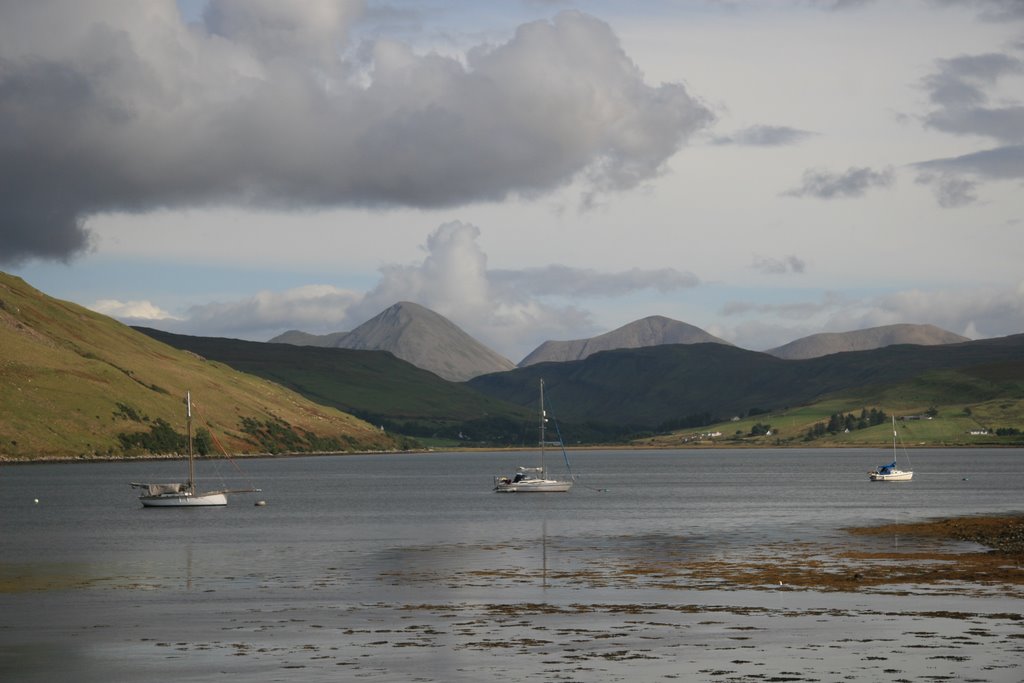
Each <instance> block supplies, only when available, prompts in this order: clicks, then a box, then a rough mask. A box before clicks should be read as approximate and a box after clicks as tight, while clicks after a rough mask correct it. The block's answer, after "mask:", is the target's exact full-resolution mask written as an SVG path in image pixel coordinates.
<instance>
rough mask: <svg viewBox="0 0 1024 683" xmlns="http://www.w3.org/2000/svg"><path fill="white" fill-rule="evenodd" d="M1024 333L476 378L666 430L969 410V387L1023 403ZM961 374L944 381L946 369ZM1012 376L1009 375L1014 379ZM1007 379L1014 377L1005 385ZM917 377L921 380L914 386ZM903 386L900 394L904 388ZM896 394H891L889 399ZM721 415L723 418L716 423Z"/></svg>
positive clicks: (492, 390)
mask: <svg viewBox="0 0 1024 683" xmlns="http://www.w3.org/2000/svg"><path fill="white" fill-rule="evenodd" d="M1022 358H1024V335H1015V336H1012V337H1003V338H999V339H988V340H980V341H974V342H967V343H964V344H951V345H946V346H911V345H900V346H890V347H886V348H882V349H875V350H872V351H859V352H851V353H837V354H833V355H831V356H824V357H821V358H813V359H808V360H781V359H778V358H775V357H773V356H769V355H767V354H763V353H757V352H754V351H746V350H744V349H739V348H735V347H730V346H723V345H720V344H691V345H666V346H654V347H647V348H642V349H624V350H618V351H606V352H603V353H598V354H594V355H593V356H590V357H589V358H587V359H585V360H582V361H572V362H565V363H543V364H539V365H534V366H529V367H526V368H520V369H517V370H514V371H512V372H503V373H497V374H492V375H484V376H481V377H476V378H474V379H472V380H470V381H469V382H468V384H469V385H470V386H472V387H474V388H475V389H477V390H479V391H480V392H481V393H485V394H487V395H489V396H494V397H496V398H501V399H504V400H506V401H510V402H513V403H525V402H526V401H527V400H529V397H530V396H531V393H532V392H533V391H534V387H536V383H537V379H538V378H540V377H543V378H544V381H545V384H546V385H547V387H548V390H549V392H550V393H551V394H552V395H553V396H557V397H558V399H557V400H558V414H559V416H560V418H561V419H563V420H565V421H569V422H584V421H588V420H589V421H595V422H611V423H619V424H626V425H631V426H633V427H634V428H636V429H658V428H663V427H665V426H667V425H668V426H670V425H672V424H673V422H679V421H685V420H686V419H688V418H689V417H694V416H708V417H710V418H711V419H710V420H705V421H704V424H707V423H708V422H711V421H724V420H727V419H730V418H731V417H733V416H743V415H747V414H750V413H759V412H765V411H774V412H781V411H783V410H785V409H788V408H791V407H796V406H801V405H807V404H813V403H817V402H820V401H824V400H826V399H829V398H834V397H837V396H848V397H851V400H852V401H853V405H855V406H856V407H857V408H858V409H859V408H860V405H862V404H863V403H864V402H869V403H870V402H871V401H878V400H881V397H883V396H886V393H885V392H899V391H903V392H907V395H906V396H904V397H902V398H901V399H900V400H901V401H902V402H903V403H904V404H914V403H915V402H917V403H920V402H922V401H924V400H925V399H924V396H928V397H929V398H928V401H929V402H930V401H932V400H938V398H940V396H938V395H937V393H936V392H945V393H946V395H945V396H942V397H941V398H942V399H943V400H942V401H941V402H942V403H948V402H959V403H963V402H965V401H963V400H962V399H961V398H959V396H960V395H961V394H962V392H963V391H964V388H963V386H961V385H965V386H969V387H970V390H971V391H972V392H974V393H972V394H971V396H972V397H973V398H976V399H978V400H982V399H986V400H987V399H992V398H1003V397H1008V398H1013V397H1021V396H1022V394H1021V391H1020V389H1021V387H1020V382H1019V379H1014V376H1013V373H1015V372H1019V366H1020V362H1021V359H1022ZM942 371H945V372H951V371H960V374H959V375H957V379H956V382H958V383H959V384H956V383H953V379H952V376H951V375H949V376H946V377H945V379H942V376H941V375H938V374H935V373H939V372H942ZM1007 373H1009V374H1007ZM1002 377H1006V378H1008V379H1005V380H1003V379H1000V378H1002ZM912 380H913V381H912ZM900 387H902V388H900ZM893 398H894V397H892V396H890V397H889V399H887V400H891V399H893ZM716 418H717V419H716Z"/></svg>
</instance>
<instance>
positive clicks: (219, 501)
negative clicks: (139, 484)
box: [139, 493, 228, 508]
mask: <svg viewBox="0 0 1024 683" xmlns="http://www.w3.org/2000/svg"><path fill="white" fill-rule="evenodd" d="M139 501H140V502H141V503H142V506H143V507H147V508H184V507H212V506H216V505H227V504H228V497H227V496H226V495H224V494H223V493H197V494H191V493H171V494H167V493H164V494H160V495H158V496H139Z"/></svg>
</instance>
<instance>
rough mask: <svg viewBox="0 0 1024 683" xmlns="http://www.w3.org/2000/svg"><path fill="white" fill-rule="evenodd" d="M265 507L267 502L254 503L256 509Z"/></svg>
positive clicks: (258, 501)
mask: <svg viewBox="0 0 1024 683" xmlns="http://www.w3.org/2000/svg"><path fill="white" fill-rule="evenodd" d="M266 505H267V501H265V500H257V501H256V507H258V508H261V507H266Z"/></svg>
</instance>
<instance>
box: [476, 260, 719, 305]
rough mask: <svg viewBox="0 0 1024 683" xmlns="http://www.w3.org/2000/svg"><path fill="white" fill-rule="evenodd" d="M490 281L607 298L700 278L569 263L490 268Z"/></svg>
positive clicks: (684, 285) (691, 283)
mask: <svg viewBox="0 0 1024 683" xmlns="http://www.w3.org/2000/svg"><path fill="white" fill-rule="evenodd" d="M491 282H492V284H493V285H494V286H495V287H498V288H501V289H503V290H506V291H509V292H523V293H527V294H531V295H535V296H558V297H574V298H575V297H579V298H591V297H604V298H609V297H618V296H626V295H628V294H632V293H633V292H636V291H639V290H642V289H654V290H657V291H659V292H663V293H664V292H672V291H677V290H680V289H689V288H691V287H696V286H698V285H699V284H700V279H699V278H697V276H696V275H694V274H693V273H689V272H684V271H680V270H676V269H675V268H658V269H654V270H643V269H641V268H631V269H630V270H625V271H621V272H618V273H605V272H599V271H596V270H592V269H580V268H569V267H568V266H545V267H543V268H530V269H527V270H518V271H511V270H496V271H492V272H491Z"/></svg>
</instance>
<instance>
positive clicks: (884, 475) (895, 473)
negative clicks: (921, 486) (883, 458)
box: [868, 415, 914, 481]
mask: <svg viewBox="0 0 1024 683" xmlns="http://www.w3.org/2000/svg"><path fill="white" fill-rule="evenodd" d="M903 454H904V455H906V454H907V451H906V449H904V450H903ZM907 459H908V461H909V456H908V457H907ZM913 478H914V472H913V471H912V470H908V471H903V470H901V469H900V468H899V467H897V466H896V416H895V415H893V417H892V462H891V463H889V464H888V465H879V466H878V467H876V468H875V469H873V470H871V471H870V472H868V479H870V480H871V481H910V480H911V479H913Z"/></svg>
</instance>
